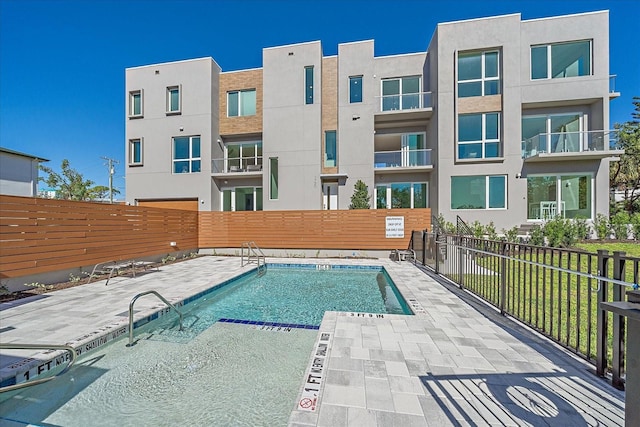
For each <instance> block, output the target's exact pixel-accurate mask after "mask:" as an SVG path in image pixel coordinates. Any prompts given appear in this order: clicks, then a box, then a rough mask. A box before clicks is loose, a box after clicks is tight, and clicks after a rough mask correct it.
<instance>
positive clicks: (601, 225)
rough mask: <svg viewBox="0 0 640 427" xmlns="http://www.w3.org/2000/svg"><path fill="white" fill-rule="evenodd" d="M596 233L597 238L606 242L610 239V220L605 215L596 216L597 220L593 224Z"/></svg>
mask: <svg viewBox="0 0 640 427" xmlns="http://www.w3.org/2000/svg"><path fill="white" fill-rule="evenodd" d="M593 225H594V227H595V231H596V237H597V238H598V239H601V240H604V239H608V238H609V235H610V234H611V226H610V225H609V218H607V217H606V216H605V215H603V214H598V215H596V219H595V221H594V222H593Z"/></svg>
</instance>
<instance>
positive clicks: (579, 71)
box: [531, 40, 591, 80]
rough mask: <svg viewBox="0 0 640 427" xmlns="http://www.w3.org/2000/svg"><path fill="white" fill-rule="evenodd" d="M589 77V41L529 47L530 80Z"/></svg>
mask: <svg viewBox="0 0 640 427" xmlns="http://www.w3.org/2000/svg"><path fill="white" fill-rule="evenodd" d="M588 75H591V41H590V40H582V41H575V42H568V43H556V44H548V45H539V46H531V79H532V80H537V79H558V78H564V77H577V76H588Z"/></svg>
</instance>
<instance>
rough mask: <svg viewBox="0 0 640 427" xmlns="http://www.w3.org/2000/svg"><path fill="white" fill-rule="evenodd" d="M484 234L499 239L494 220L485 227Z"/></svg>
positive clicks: (491, 238) (489, 237)
mask: <svg viewBox="0 0 640 427" xmlns="http://www.w3.org/2000/svg"><path fill="white" fill-rule="evenodd" d="M484 234H485V235H486V236H487V238H488V239H489V240H498V233H497V232H496V226H495V225H494V224H493V221H491V222H490V223H489V225H487V226H485V227H484Z"/></svg>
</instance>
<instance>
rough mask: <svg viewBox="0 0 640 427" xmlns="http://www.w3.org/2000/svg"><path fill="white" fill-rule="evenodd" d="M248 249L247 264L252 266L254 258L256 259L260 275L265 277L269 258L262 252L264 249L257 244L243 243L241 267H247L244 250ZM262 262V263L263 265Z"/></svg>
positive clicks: (252, 242) (241, 247)
mask: <svg viewBox="0 0 640 427" xmlns="http://www.w3.org/2000/svg"><path fill="white" fill-rule="evenodd" d="M245 248H247V262H246V264H250V263H251V262H252V258H255V262H256V264H258V275H263V274H264V273H266V272H267V258H266V257H265V255H264V252H262V249H260V247H258V245H257V244H256V242H254V241H251V242H242V245H241V246H240V267H244V266H245V261H244V257H245V256H244V249H245ZM261 261H262V263H261Z"/></svg>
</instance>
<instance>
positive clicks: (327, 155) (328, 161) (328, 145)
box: [324, 130, 338, 168]
mask: <svg viewBox="0 0 640 427" xmlns="http://www.w3.org/2000/svg"><path fill="white" fill-rule="evenodd" d="M337 154H338V153H337V141H336V131H335V130H328V131H326V132H325V133H324V167H325V168H332V167H334V166H336V164H337V163H336V159H337Z"/></svg>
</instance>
